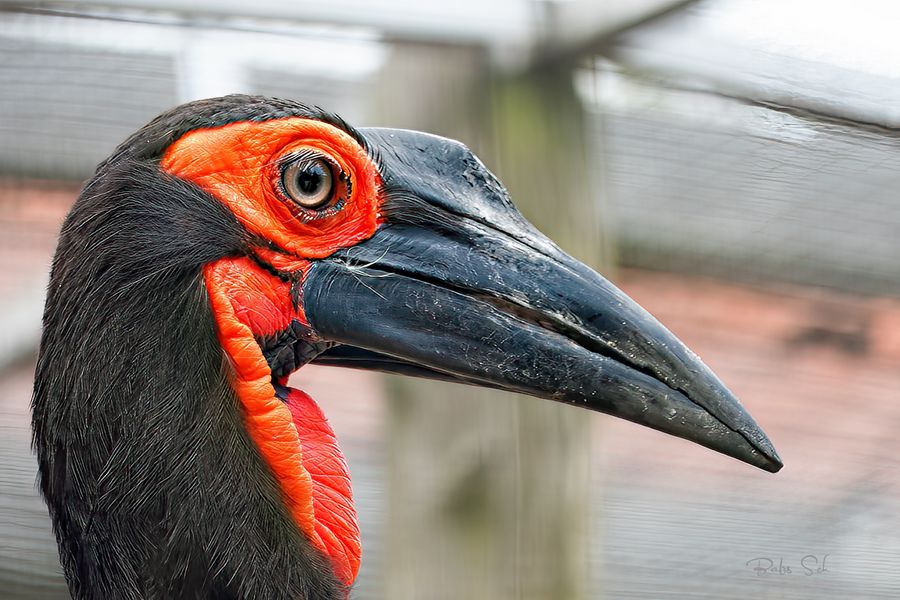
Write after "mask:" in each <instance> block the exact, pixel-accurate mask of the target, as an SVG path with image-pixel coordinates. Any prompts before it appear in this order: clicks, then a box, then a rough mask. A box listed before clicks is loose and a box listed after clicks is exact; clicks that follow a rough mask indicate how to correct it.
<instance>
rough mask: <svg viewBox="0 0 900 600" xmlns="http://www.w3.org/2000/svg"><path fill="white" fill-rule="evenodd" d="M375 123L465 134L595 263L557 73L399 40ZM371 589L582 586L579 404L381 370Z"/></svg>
mask: <svg viewBox="0 0 900 600" xmlns="http://www.w3.org/2000/svg"><path fill="white" fill-rule="evenodd" d="M378 106H379V112H378V121H379V122H380V123H381V124H384V125H389V126H393V127H407V128H412V129H421V130H425V131H429V132H432V133H437V134H439V135H445V136H447V137H453V138H456V139H459V140H461V141H463V142H465V143H466V144H467V145H468V146H469V147H470V148H471V149H472V150H473V151H475V152H476V154H478V155H479V156H480V157H481V158H482V159H483V161H484V162H485V163H486V164H487V165H488V167H489V168H490V169H492V170H493V171H494V172H495V173H496V174H497V175H498V176H499V177H500V179H501V180H502V181H503V182H504V183H505V184H506V185H507V187H508V189H509V191H510V194H511V195H512V198H513V200H514V202H515V203H516V204H517V206H518V207H519V208H520V209H521V210H522V212H523V213H524V214H525V216H526V217H527V218H529V219H530V220H531V221H532V222H533V223H534V224H535V225H537V226H538V227H539V228H540V229H541V230H542V231H544V232H545V233H546V234H547V235H549V236H550V237H551V238H553V239H554V240H555V241H556V242H557V243H559V245H560V246H561V247H563V248H564V249H565V250H567V251H568V252H570V253H571V254H573V255H574V256H576V257H577V258H580V259H581V260H584V261H585V262H587V263H588V264H592V265H593V266H595V267H596V266H598V265H597V261H598V259H599V257H600V256H601V253H602V250H603V244H604V236H602V235H601V229H600V225H599V221H598V215H597V212H598V211H597V210H596V207H597V206H598V203H597V202H596V201H595V197H594V194H593V193H592V189H591V183H592V178H591V177H590V174H589V169H588V164H587V156H586V141H585V123H584V112H583V109H582V107H581V104H580V102H579V100H578V98H577V97H576V96H575V93H574V91H573V88H572V77H571V73H570V72H565V73H556V72H550V71H539V72H533V73H528V74H527V75H524V76H521V77H516V78H514V79H509V78H502V77H499V76H496V75H494V74H492V73H491V72H490V70H489V67H488V61H487V57H486V56H485V53H484V52H483V51H480V50H478V49H473V48H468V47H446V46H442V47H438V46H432V45H405V46H404V45H397V46H395V50H394V55H393V57H392V59H391V61H390V63H389V66H388V68H387V69H386V77H385V79H384V83H383V85H382V87H381V90H380V93H379V97H378ZM390 386H391V392H392V393H391V394H390V395H391V398H392V399H391V401H390V408H389V418H388V432H387V435H388V436H389V442H388V443H389V457H390V458H389V460H390V483H389V485H390V488H389V490H390V491H389V515H388V525H387V531H386V535H387V538H388V556H387V557H386V560H385V565H386V573H385V597H388V598H391V599H392V600H406V599H410V600H412V599H414V598H416V599H418V598H429V599H433V600H443V599H447V600H450V599H453V600H458V599H460V598H466V599H481V598H484V599H488V598H490V599H495V598H517V599H525V600H530V599H534V600H538V599H540V600H545V599H547V598H553V599H559V600H570V599H571V600H577V599H581V598H586V597H587V579H588V577H587V561H588V543H587V542H588V538H589V535H590V531H589V524H590V519H589V506H590V491H591V490H590V489H589V487H590V477H589V475H590V470H589V463H590V457H589V450H590V444H589V437H588V426H587V424H588V418H589V415H588V414H587V413H585V412H582V411H580V410H578V409H574V408H570V407H565V406H561V405H557V404H554V403H551V402H548V401H545V400H537V399H534V398H526V397H522V396H517V395H513V394H504V393H500V392H494V391H487V390H482V389H477V388H470V387H466V386H459V385H450V384H437V383H435V382H421V381H415V380H409V379H399V378H392V379H391V380H390Z"/></svg>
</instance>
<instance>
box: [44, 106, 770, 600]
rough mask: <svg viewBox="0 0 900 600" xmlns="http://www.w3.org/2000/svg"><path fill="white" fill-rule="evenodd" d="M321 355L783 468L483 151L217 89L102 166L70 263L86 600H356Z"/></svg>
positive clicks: (54, 498)
mask: <svg viewBox="0 0 900 600" xmlns="http://www.w3.org/2000/svg"><path fill="white" fill-rule="evenodd" d="M552 201H553V199H552V198H548V202H552ZM309 362H315V363H323V364H329V365H338V366H347V367H355V368H362V369H374V370H379V371H387V372H392V373H401V374H407V375H413V376H417V377H426V378H433V379H441V380H449V381H457V382H461V383H468V384H472V385H479V386H488V387H494V388H500V389H504V390H512V391H516V392H522V393H525V394H531V395H533V396H538V397H541V398H547V399H551V400H556V401H559V402H564V403H567V404H572V405H574V406H581V407H584V408H588V409H591V410H597V411H602V412H605V413H609V414H612V415H616V416H619V417H622V418H625V419H629V420H631V421H634V422H637V423H640V424H643V425H646V426H649V427H653V428H655V429H658V430H661V431H664V432H667V433H670V434H673V435H677V436H680V437H683V438H686V439H688V440H691V441H694V442H697V443H699V444H703V445H704V446H707V447H709V448H712V449H714V450H718V451H719V452H723V453H725V454H728V455H730V456H733V457H735V458H738V459H740V460H743V461H746V462H748V463H750V464H753V465H756V466H758V467H761V468H763V469H767V470H770V471H777V470H778V469H779V468H780V467H781V462H780V461H779V459H778V456H777V454H776V453H775V450H774V449H773V447H772V445H771V444H770V443H769V441H768V439H767V438H766V437H765V435H764V434H763V432H762V431H761V430H760V429H759V428H758V427H757V425H756V424H755V423H754V422H753V420H752V419H751V418H750V416H748V415H747V413H745V412H744V410H743V408H742V407H741V405H740V404H739V403H738V401H737V400H736V399H735V398H734V396H732V394H731V393H730V392H729V391H728V390H727V389H726V388H725V387H724V386H723V385H722V383H720V382H719V380H718V379H717V378H716V377H715V375H713V373H712V372H711V371H710V370H709V369H708V368H707V367H706V366H704V365H703V363H702V362H700V360H699V359H698V358H697V357H696V356H695V355H694V354H693V353H691V352H690V351H689V350H688V349H687V348H685V346H684V345H683V344H681V342H679V341H678V340H677V339H676V338H675V337H674V336H673V335H672V334H671V333H669V331H667V330H666V329H665V328H664V327H663V326H662V325H660V324H659V323H658V322H657V321H656V320H654V319H653V317H651V316H650V315H649V314H648V313H647V312H645V311H644V310H643V309H641V308H640V307H639V306H638V305H637V304H636V303H634V302H633V301H632V300H630V299H629V298H628V297H627V296H625V295H624V294H623V293H622V292H620V291H619V290H618V289H616V288H615V287H614V286H613V285H612V284H610V283H609V282H608V281H606V280H605V279H604V278H603V277H601V276H600V275H598V274H597V273H595V272H594V271H592V270H591V269H589V268H587V267H586V266H584V265H583V264H581V263H579V262H578V261H576V260H574V259H573V258H571V257H570V256H568V255H566V254H565V253H563V252H562V251H561V250H560V249H559V248H558V247H557V246H556V245H554V244H553V243H552V242H551V241H550V240H548V239H547V238H546V237H544V236H543V235H541V234H540V233H539V232H538V231H537V230H536V229H535V228H534V227H532V226H531V225H530V224H529V223H528V222H527V221H525V220H524V219H523V217H522V216H521V215H520V214H519V213H518V212H517V211H516V209H515V208H514V207H513V205H512V203H511V202H510V199H509V197H508V196H507V194H506V191H505V190H504V188H503V186H502V185H501V184H500V182H499V181H497V179H496V178H495V177H494V176H493V175H492V174H491V173H490V172H489V171H488V170H487V169H486V168H485V167H484V165H483V164H482V163H481V162H480V161H479V160H478V159H477V158H476V157H475V156H474V155H472V154H471V153H470V152H469V151H468V150H467V149H466V148H465V147H464V146H463V145H461V144H459V143H457V142H454V141H450V140H447V139H443V138H439V137H436V136H432V135H427V134H423V133H416V132H412V131H401V130H391V129H354V128H352V127H350V126H349V125H347V124H346V123H345V122H343V121H342V120H341V119H340V118H338V117H336V116H334V115H331V114H328V113H326V112H323V111H321V110H318V109H312V108H309V107H306V106H304V105H301V104H297V103H294V102H289V101H284V100H275V99H268V98H261V97H251V96H239V95H235V96H227V97H224V98H217V99H211V100H203V101H199V102H193V103H190V104H186V105H183V106H181V107H179V108H176V109H174V110H172V111H170V112H168V113H165V114H163V115H161V116H160V117H158V118H157V119H155V120H154V121H152V122H151V123H150V124H148V125H147V126H146V127H144V128H143V129H141V130H140V131H138V132H137V133H135V134H134V135H133V136H132V137H131V138H129V139H128V140H127V141H125V142H124V143H123V144H122V145H121V146H120V147H119V148H118V149H117V150H116V151H115V152H114V153H113V155H112V156H111V157H110V158H108V159H107V160H106V161H105V162H103V163H102V164H101V165H100V166H99V167H98V168H97V171H96V174H95V175H94V177H93V178H92V179H91V180H90V181H89V182H88V183H87V185H86V186H85V187H84V190H83V191H82V193H81V195H80V197H79V198H78V200H77V202H76V203H75V205H74V207H73V209H72V211H71V213H70V214H69V216H68V218H67V219H66V221H65V224H64V226H63V229H62V233H61V237H60V241H59V247H58V250H57V253H56V257H55V259H54V262H53V272H52V277H51V281H50V287H49V293H48V298H47V306H46V310H45V314H44V333H43V338H42V341H41V350H40V357H39V361H38V365H37V371H36V376H35V389H34V399H33V410H34V417H33V427H34V446H35V448H36V451H37V455H38V460H39V467H40V485H41V490H42V493H43V495H44V497H45V498H46V500H47V503H48V505H49V509H50V515H51V517H52V520H53V524H54V530H55V533H56V537H57V540H58V542H59V552H60V557H61V561H62V566H63V568H64V570H65V574H66V578H67V581H68V585H69V588H70V590H71V592H72V595H73V596H74V597H75V598H76V599H82V598H92V599H94V598H98V599H113V598H115V599H117V598H182V597H183V598H195V597H196V598H297V599H300V598H302V599H306V600H314V599H315V600H319V599H336V598H344V597H346V595H347V592H348V589H349V586H350V585H351V584H352V582H353V580H354V578H355V576H356V573H357V569H358V566H359V559H360V543H359V530H358V528H357V522H356V514H355V512H354V509H353V503H352V499H351V491H350V480H349V475H348V472H347V466H346V464H345V462H344V459H343V457H342V455H341V452H340V450H339V449H338V446H337V443H336V441H335V436H334V433H333V432H332V430H331V428H330V427H329V425H328V423H327V421H326V420H325V417H324V416H323V415H322V413H321V411H320V410H319V408H318V407H317V406H316V404H315V402H313V400H312V399H310V398H309V397H308V396H307V395H305V394H304V393H303V392H301V391H299V390H295V389H291V388H288V387H287V386H286V382H287V377H288V375H289V374H290V373H291V372H293V371H295V370H296V369H298V368H299V367H301V366H303V365H304V364H306V363H309Z"/></svg>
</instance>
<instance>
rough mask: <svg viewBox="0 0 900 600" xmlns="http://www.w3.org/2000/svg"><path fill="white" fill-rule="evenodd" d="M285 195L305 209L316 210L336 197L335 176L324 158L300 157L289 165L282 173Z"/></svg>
mask: <svg viewBox="0 0 900 600" xmlns="http://www.w3.org/2000/svg"><path fill="white" fill-rule="evenodd" d="M281 185H282V187H283V188H284V191H285V193H287V195H288V196H289V197H290V198H291V200H293V201H294V202H296V203H297V204H298V205H300V206H301V207H303V208H308V209H316V208H321V207H322V206H324V205H326V204H328V202H329V201H330V200H331V199H332V197H333V196H334V174H333V173H332V170H331V164H330V163H329V162H328V161H326V160H325V159H323V158H317V157H300V158H298V159H296V160H294V161H292V162H290V163H288V164H287V165H286V166H285V167H284V169H283V171H282V173H281Z"/></svg>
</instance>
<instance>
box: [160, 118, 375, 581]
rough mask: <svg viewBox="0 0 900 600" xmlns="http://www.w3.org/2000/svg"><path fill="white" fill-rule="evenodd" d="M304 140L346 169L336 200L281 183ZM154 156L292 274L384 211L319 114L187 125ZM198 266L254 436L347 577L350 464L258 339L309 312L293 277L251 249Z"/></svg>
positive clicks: (303, 521)
mask: <svg viewBox="0 0 900 600" xmlns="http://www.w3.org/2000/svg"><path fill="white" fill-rule="evenodd" d="M304 150H313V151H315V152H317V153H318V154H320V155H322V156H324V157H326V158H327V159H328V160H330V161H331V162H333V164H334V165H335V166H336V170H339V171H340V172H342V173H343V174H344V176H345V177H346V179H345V180H341V181H338V185H337V190H336V194H337V195H339V196H340V197H341V199H342V203H341V205H340V208H336V209H332V210H329V209H322V210H321V211H316V210H306V209H302V208H300V207H298V206H297V205H296V204H295V203H294V202H292V201H291V200H290V199H289V198H288V197H286V195H285V194H284V192H283V191H282V190H281V186H280V174H281V171H280V165H281V163H282V162H283V161H284V160H285V159H287V158H289V157H290V156H292V155H294V154H295V153H297V152H301V151H304ZM161 167H162V169H163V170H164V171H165V172H167V173H169V174H171V175H174V176H176V177H179V178H181V179H184V180H187V181H190V182H192V183H194V184H196V185H197V186H199V187H200V188H202V189H203V190H205V191H206V192H208V193H210V194H212V195H213V196H214V197H216V198H218V199H219V200H220V201H221V202H222V203H223V204H225V205H226V206H227V207H228V208H229V209H231V211H232V212H234V214H235V215H236V216H237V218H238V220H239V221H240V222H241V223H242V224H243V225H244V227H245V228H246V229H247V230H248V231H249V232H251V233H253V234H256V235H258V236H260V237H261V238H264V239H267V240H268V241H270V242H271V243H272V244H274V246H275V247H276V248H277V250H273V249H271V248H263V247H259V248H255V252H256V254H257V257H258V258H259V259H260V260H261V261H263V262H265V263H268V264H269V265H271V266H272V267H274V268H275V269H277V270H278V271H281V272H284V273H290V274H292V275H293V276H294V277H295V278H296V279H297V280H300V279H302V277H303V273H304V272H305V270H306V269H307V268H308V266H309V262H308V259H314V258H324V257H326V256H329V255H330V254H332V253H333V252H335V251H336V250H338V249H340V248H345V247H348V246H352V245H354V244H356V243H358V242H360V241H362V240H364V239H366V238H368V237H370V236H371V235H372V234H373V233H374V232H375V230H376V229H377V227H378V226H379V224H380V223H381V217H380V214H379V209H380V206H381V201H382V199H381V193H380V189H381V179H380V176H379V174H378V169H377V167H376V165H375V164H374V163H373V162H372V160H371V158H370V157H369V156H368V154H367V152H366V151H365V149H364V148H363V147H362V146H360V144H359V143H358V142H357V141H356V140H354V139H353V138H352V137H351V136H350V135H348V134H347V133H346V132H344V131H342V130H340V129H338V128H337V127H334V126H332V125H328V124H326V123H322V122H320V121H315V120H312V119H305V118H300V117H291V118H285V119H275V120H270V121H264V122H260V123H255V122H239V123H232V124H229V125H225V126H222V127H216V128H211V129H198V130H194V131H191V132H190V133H188V134H186V135H185V136H183V137H182V138H181V139H179V140H177V141H176V142H174V143H173V144H172V145H171V146H170V147H169V148H168V150H167V151H166V154H165V156H164V157H163V159H162V162H161ZM335 174H337V173H335ZM348 182H349V184H348ZM203 275H204V279H205V283H206V289H207V292H208V293H209V299H210V304H211V307H212V310H213V313H214V315H215V319H216V324H217V327H218V337H219V341H220V343H221V344H222V348H223V350H224V351H225V353H226V354H227V356H228V357H229V359H230V360H231V363H232V365H233V367H234V380H233V381H232V385H233V387H234V390H235V392H236V394H237V397H238V399H239V400H240V402H241V404H242V406H243V409H244V416H245V422H246V426H247V430H248V432H249V433H250V437H251V438H252V439H253V441H254V442H255V443H256V445H257V447H258V448H259V451H260V454H261V455H262V457H263V458H264V460H265V461H266V463H267V464H268V465H269V467H270V468H271V470H272V473H273V474H274V475H275V478H276V479H277V481H278V483H279V485H280V486H281V490H282V492H283V494H284V501H285V504H286V506H287V507H288V509H289V511H290V514H291V515H292V517H293V519H294V521H295V522H296V524H297V526H298V527H299V528H300V530H301V531H302V532H303V533H304V534H305V535H306V536H307V538H308V539H309V540H310V541H311V542H312V543H313V544H314V545H315V546H316V547H317V548H318V549H319V550H320V551H322V552H323V553H324V554H325V555H326V556H328V557H329V558H330V559H331V562H332V565H333V568H334V572H335V574H336V576H337V577H338V579H339V580H340V581H342V582H343V583H345V584H346V585H348V586H349V585H350V584H352V583H353V581H354V579H355V578H356V574H357V572H358V570H359V557H360V540H359V526H358V524H357V520H356V512H355V510H354V508H353V500H352V496H351V489H350V476H349V473H348V470H347V464H346V462H345V461H344V457H343V455H342V453H341V451H340V449H339V448H338V446H337V440H336V438H335V435H334V432H333V431H332V429H331V427H330V426H329V425H328V422H327V421H326V419H325V417H324V415H323V414H322V412H321V410H320V409H319V407H318V406H317V405H316V404H315V402H314V401H313V400H312V399H311V398H310V397H309V396H307V395H306V394H304V393H303V392H300V391H297V390H292V391H291V392H290V394H289V397H288V401H287V403H285V402H283V401H282V400H280V399H279V398H277V397H276V396H275V389H274V387H273V385H272V374H271V370H270V369H269V366H268V364H267V362H266V360H265V357H264V356H263V354H262V351H261V349H260V347H259V345H258V344H257V342H256V336H262V335H270V334H273V333H276V332H278V331H282V330H284V329H286V328H287V327H288V326H289V325H290V323H291V321H292V320H294V319H296V320H299V321H300V322H301V323H304V324H308V322H307V320H306V316H305V315H304V314H303V309H302V306H294V303H293V301H292V298H291V284H290V283H289V282H287V281H285V280H283V279H280V278H279V277H276V276H275V275H273V274H271V273H270V272H268V271H267V270H266V269H264V268H262V267H260V266H259V265H258V264H257V263H256V262H255V261H254V260H252V259H250V258H248V257H239V258H223V259H220V260H218V261H216V262H213V263H210V264H207V265H206V266H205V268H204V270H203Z"/></svg>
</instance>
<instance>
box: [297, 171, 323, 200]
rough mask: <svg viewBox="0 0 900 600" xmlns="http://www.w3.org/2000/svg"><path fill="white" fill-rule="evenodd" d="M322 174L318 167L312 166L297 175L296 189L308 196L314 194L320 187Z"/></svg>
mask: <svg viewBox="0 0 900 600" xmlns="http://www.w3.org/2000/svg"><path fill="white" fill-rule="evenodd" d="M323 178H324V173H322V168H321V167H320V166H318V165H313V166H311V167H309V168H307V169H305V170H303V171H300V173H299V174H298V175H297V187H298V188H299V189H300V191H301V192H303V193H304V194H308V195H310V196H311V195H313V194H315V193H316V192H317V191H318V190H319V188H320V187H322V179H323Z"/></svg>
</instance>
